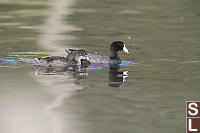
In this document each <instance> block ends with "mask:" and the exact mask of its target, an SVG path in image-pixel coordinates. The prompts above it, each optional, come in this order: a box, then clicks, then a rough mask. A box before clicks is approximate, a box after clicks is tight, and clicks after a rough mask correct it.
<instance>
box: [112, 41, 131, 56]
mask: <svg viewBox="0 0 200 133" xmlns="http://www.w3.org/2000/svg"><path fill="white" fill-rule="evenodd" d="M120 50H123V51H124V52H126V53H129V52H128V49H127V48H126V46H125V44H124V42H122V41H114V42H112V44H111V45H110V51H111V52H117V51H120Z"/></svg>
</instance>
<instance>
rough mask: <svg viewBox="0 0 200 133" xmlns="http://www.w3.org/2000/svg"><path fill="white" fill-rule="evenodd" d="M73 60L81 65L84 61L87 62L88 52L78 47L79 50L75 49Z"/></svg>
mask: <svg viewBox="0 0 200 133" xmlns="http://www.w3.org/2000/svg"><path fill="white" fill-rule="evenodd" d="M73 59H74V61H76V62H77V64H78V65H81V64H82V63H84V62H88V63H89V57H88V54H87V52H86V51H85V50H83V49H80V50H77V51H76V52H75V53H74V57H73Z"/></svg>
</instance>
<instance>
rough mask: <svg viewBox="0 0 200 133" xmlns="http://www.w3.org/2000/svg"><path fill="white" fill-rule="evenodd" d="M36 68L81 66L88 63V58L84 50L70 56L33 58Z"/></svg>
mask: <svg viewBox="0 0 200 133" xmlns="http://www.w3.org/2000/svg"><path fill="white" fill-rule="evenodd" d="M34 60H35V64H34V65H36V66H47V67H60V66H61V67H63V66H72V65H81V64H82V63H89V61H88V60H89V58H88V55H87V53H86V52H85V51H84V50H77V52H76V53H73V54H71V55H70V56H49V57H41V58H34Z"/></svg>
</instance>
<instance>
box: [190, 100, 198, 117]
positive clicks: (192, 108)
mask: <svg viewBox="0 0 200 133" xmlns="http://www.w3.org/2000/svg"><path fill="white" fill-rule="evenodd" d="M192 105H193V106H195V107H196V108H195V107H192ZM188 107H189V109H190V110H193V111H194V113H192V112H191V111H190V110H189V111H188V113H189V114H190V115H197V114H198V109H197V107H198V104H197V103H189V105H188Z"/></svg>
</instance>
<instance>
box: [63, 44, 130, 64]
mask: <svg viewBox="0 0 200 133" xmlns="http://www.w3.org/2000/svg"><path fill="white" fill-rule="evenodd" d="M120 50H123V51H124V52H126V53H129V52H128V49H127V48H126V46H125V44H124V42H122V41H114V42H112V44H111V45H110V57H108V56H105V55H102V54H99V53H92V52H88V51H86V53H87V55H88V57H89V62H90V63H92V64H119V63H120V62H121V60H120V57H119V56H118V51H120ZM65 51H66V53H67V54H68V56H71V55H73V54H75V53H76V52H77V51H78V50H75V49H68V50H67V49H65Z"/></svg>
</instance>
